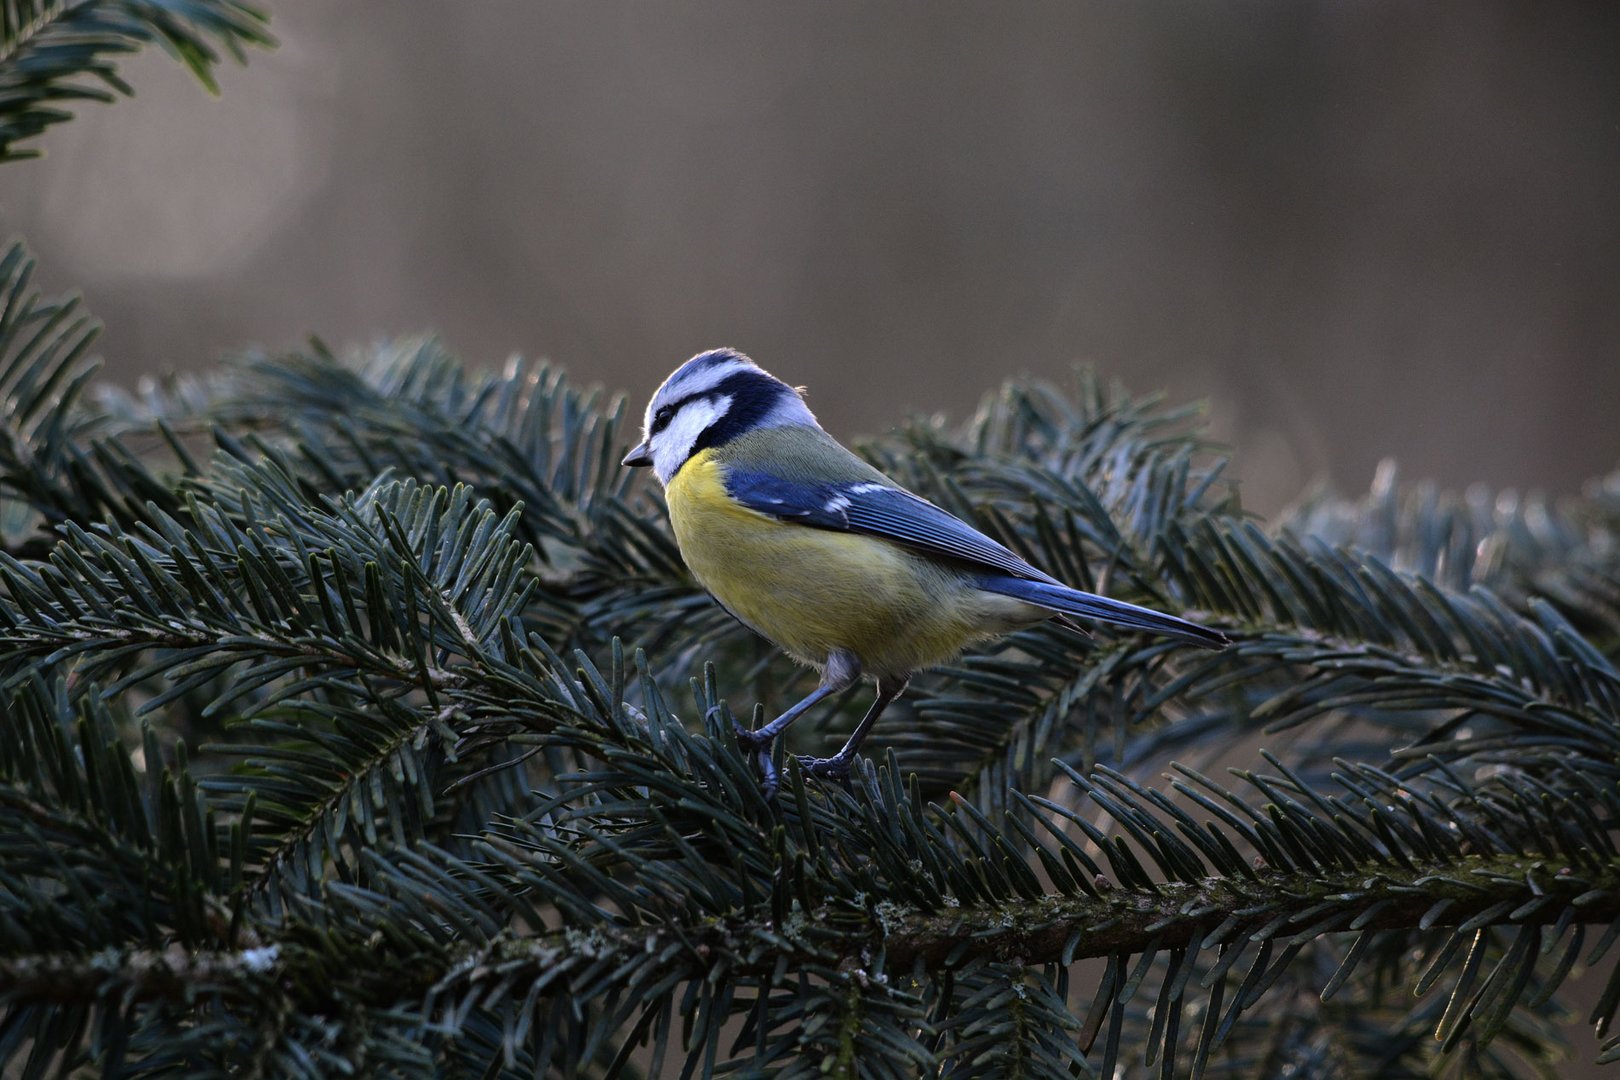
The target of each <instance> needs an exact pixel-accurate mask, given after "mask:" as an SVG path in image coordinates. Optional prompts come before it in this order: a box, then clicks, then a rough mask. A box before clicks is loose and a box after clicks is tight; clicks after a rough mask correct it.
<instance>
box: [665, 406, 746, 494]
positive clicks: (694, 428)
mask: <svg viewBox="0 0 1620 1080" xmlns="http://www.w3.org/2000/svg"><path fill="white" fill-rule="evenodd" d="M729 408H731V398H730V397H727V396H725V395H722V396H721V397H719V398H716V399H714V400H712V401H710V400H701V401H694V402H692V403H691V404H689V405H687V406H686V407H685V408H683V409H681V411H680V412H678V413H676V414H675V419H673V420H671V421H670V422H669V427H667V428H665V429H664V430H663V431H660V432H659V433H658V434H657V435H654V436H653V440H652V447H651V449H652V458H653V472H655V473H657V474H658V479H659V481H660V482H661V483H665V484H667V483H669V478H670V477H672V476H674V475H675V473H676V472H678V471H679V470H680V467H681V466H682V465H685V464H686V459H687V458H689V457H691V456H692V447H693V445H695V444H696V443H697V441H698V436H699V435H702V434H703V432H704V430H705V429H706V428H708V426H709V425H710V424H712V423H714V422H715V421H716V420H718V419H720V417H722V416H724V415H725V414H726V410H727V409H729Z"/></svg>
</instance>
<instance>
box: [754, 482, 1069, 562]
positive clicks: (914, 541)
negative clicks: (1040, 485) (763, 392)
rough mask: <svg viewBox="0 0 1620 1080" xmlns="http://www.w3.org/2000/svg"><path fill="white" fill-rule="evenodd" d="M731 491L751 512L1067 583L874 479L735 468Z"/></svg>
mask: <svg viewBox="0 0 1620 1080" xmlns="http://www.w3.org/2000/svg"><path fill="white" fill-rule="evenodd" d="M726 491H727V493H728V494H730V496H731V497H732V498H733V499H736V500H737V501H738V502H740V503H742V504H743V505H744V506H746V507H748V508H749V509H750V510H757V511H759V512H760V513H762V514H769V515H771V516H772V517H778V518H781V519H783V520H784V521H793V522H797V523H799V524H802V525H810V526H813V527H815V528H818V529H835V530H837V531H839V532H855V533H866V534H868V535H870V536H880V537H882V538H883V539H885V540H893V541H894V542H895V543H897V544H904V545H906V546H907V547H912V548H917V549H919V550H921V551H926V552H929V553H930V554H933V555H939V556H942V557H944V558H949V559H960V560H961V561H962V562H966V563H973V564H975V565H978V566H981V567H984V568H986V569H995V570H1000V571H1001V572H1002V573H1004V574H1011V575H1012V576H1013V577H1017V578H1028V579H1031V580H1034V581H1045V582H1050V583H1051V584H1053V585H1060V584H1062V583H1061V582H1059V581H1058V580H1057V579H1056V578H1054V577H1051V576H1049V575H1047V574H1043V573H1041V572H1040V571H1039V570H1037V569H1035V567H1033V566H1031V565H1030V564H1029V563H1027V562H1025V561H1024V560H1023V559H1020V558H1019V557H1018V556H1017V555H1014V554H1013V553H1012V552H1011V551H1008V550H1007V549H1006V548H1004V547H1002V546H1001V545H1000V544H998V543H996V542H995V541H994V540H992V539H990V538H989V537H988V536H986V535H984V533H982V532H980V531H979V530H978V529H975V528H974V527H973V526H971V525H969V524H968V523H967V522H965V521H963V520H962V519H960V518H958V517H956V516H955V515H953V514H948V513H946V512H945V511H944V510H941V509H940V508H939V507H937V506H935V505H934V504H933V503H931V502H929V501H928V500H926V499H922V498H918V497H917V496H916V495H913V494H912V493H911V492H909V491H906V490H905V489H904V488H898V487H894V486H892V485H889V484H883V483H878V482H874V481H870V480H859V481H844V482H840V483H832V484H806V483H801V482H798V481H794V480H787V479H784V478H782V477H780V476H773V475H771V474H770V473H764V472H751V471H747V470H740V469H732V470H730V471H729V472H728V473H727V474H726Z"/></svg>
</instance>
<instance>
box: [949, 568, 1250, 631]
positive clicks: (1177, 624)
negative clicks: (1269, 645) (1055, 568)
mask: <svg viewBox="0 0 1620 1080" xmlns="http://www.w3.org/2000/svg"><path fill="white" fill-rule="evenodd" d="M979 587H980V588H981V589H984V590H985V591H986V592H993V593H999V594H1000V595H1002V596H1011V597H1014V598H1015V599H1018V600H1024V601H1027V602H1029V603H1031V604H1035V605H1037V606H1038V607H1043V608H1046V609H1047V610H1049V611H1056V612H1060V613H1062V614H1064V615H1078V616H1080V617H1081V618H1083V619H1095V620H1097V621H1098V622H1104V623H1109V624H1111V625H1114V626H1123V627H1125V628H1126V629H1129V630H1146V631H1147V632H1148V633H1151V634H1163V635H1165V636H1166V637H1173V638H1178V639H1180V640H1182V641H1190V642H1192V643H1193V644H1194V645H1202V646H1203V647H1205V648H1206V649H1219V648H1221V647H1222V646H1224V645H1227V644H1229V641H1228V639H1227V636H1226V635H1225V634H1223V633H1221V632H1220V631H1219V630H1211V629H1210V628H1209V627H1207V626H1199V625H1198V624H1197V623H1195V622H1188V621H1187V620H1186V619H1178V618H1176V617H1175V616H1174V615H1166V614H1164V613H1163V612H1160V611H1154V610H1153V609H1152V608H1145V607H1138V606H1137V605H1135V604H1127V603H1125V602H1124V601H1123V600H1110V599H1109V598H1108V597H1106V596H1098V595H1096V594H1095V593H1088V592H1081V591H1080V590H1078V589H1071V588H1069V587H1068V586H1066V585H1052V584H1049V583H1047V582H1044V581H1031V580H1029V579H1028V578H1015V577H1006V576H1002V575H999V574H997V575H992V576H988V577H983V578H980V579H979Z"/></svg>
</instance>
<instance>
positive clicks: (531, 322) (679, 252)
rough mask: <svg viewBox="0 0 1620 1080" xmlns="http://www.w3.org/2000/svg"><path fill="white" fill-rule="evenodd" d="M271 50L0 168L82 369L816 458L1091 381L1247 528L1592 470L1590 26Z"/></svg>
mask: <svg viewBox="0 0 1620 1080" xmlns="http://www.w3.org/2000/svg"><path fill="white" fill-rule="evenodd" d="M267 3H268V5H269V7H270V9H271V11H272V15H273V28H274V30H275V32H276V33H277V34H278V36H279V37H280V38H281V40H282V47H281V48H280V49H279V50H277V51H276V52H273V53H270V54H268V55H255V56H253V57H252V58H251V60H250V63H249V65H248V66H247V67H246V68H237V67H234V66H232V67H229V68H227V69H226V70H225V71H224V72H223V73H222V85H223V90H224V95H223V98H222V99H221V100H218V101H214V100H210V99H208V98H206V97H205V96H204V95H203V94H202V93H201V92H200V91H199V90H198V89H197V88H196V87H195V85H193V84H192V83H191V82H190V80H189V78H188V76H186V75H185V74H184V73H183V72H182V71H181V70H180V69H179V67H178V66H177V65H176V64H174V63H173V62H171V61H170V60H169V59H168V58H166V57H163V56H161V55H159V54H151V55H143V56H142V57H140V58H139V59H137V60H135V61H132V62H130V63H128V64H126V65H125V66H124V69H123V70H124V74H125V75H126V77H127V78H128V79H129V81H130V82H131V83H133V85H134V86H135V87H136V89H137V91H138V95H139V96H138V97H137V98H136V99H135V100H134V101H125V102H119V103H118V104H116V105H115V106H112V107H88V108H87V109H85V110H84V111H83V112H82V114H81V116H80V118H79V119H78V120H76V121H75V122H73V123H71V124H68V125H65V126H64V127H61V128H58V129H55V130H53V131H52V132H50V133H48V134H47V135H46V136H45V138H44V139H43V140H42V141H41V143H40V145H42V146H43V147H44V149H46V151H47V152H48V157H47V158H46V159H45V160H43V161H39V162H30V163H19V164H14V165H8V166H6V167H4V168H3V169H0V214H3V218H0V226H3V230H4V231H6V232H13V233H20V234H22V235H24V236H25V237H26V238H27V239H28V240H29V241H30V242H31V243H32V244H33V245H34V247H35V248H36V250H37V252H38V253H39V255H40V256H41V257H42V261H43V262H44V264H45V267H46V270H47V281H48V283H51V284H54V285H57V286H62V285H73V286H78V287H82V288H83V289H84V290H85V292H86V293H87V294H88V297H89V300H90V303H91V305H92V307H93V309H94V310H95V311H96V312H98V313H99V314H100V315H101V316H102V317H103V318H104V319H105V320H106V322H107V324H108V329H107V333H106V336H105V337H104V338H103V341H102V351H103V352H104V354H105V355H106V356H107V358H108V360H109V361H110V362H111V364H112V366H113V371H114V373H115V375H116V376H117V377H118V378H120V379H123V380H126V381H128V380H133V378H134V377H136V376H137V375H138V374H140V373H144V372H152V371H158V370H164V369H169V368H176V367H193V368H194V367H198V366H202V365H207V364H210V363H213V362H215V361H216V359H217V358H218V357H219V356H221V355H222V354H224V353H227V352H229V351H231V350H232V349H235V348H238V347H240V346H243V345H246V344H250V343H264V344H268V345H272V346H274V345H282V344H291V343H295V342H297V341H298V340H300V339H301V338H303V337H304V336H305V335H306V334H309V333H315V334H319V335H321V336H322V337H324V338H326V339H327V340H328V341H330V342H332V343H334V344H349V343H360V342H364V341H367V340H369V339H371V338H373V337H375V336H378V335H384V334H396V333H403V332H409V331H416V330H423V329H434V330H437V331H439V332H441V333H442V334H443V336H444V337H445V338H446V339H447V341H448V342H449V344H450V345H451V346H452V347H453V348H454V349H456V350H458V351H459V352H460V353H461V354H462V355H463V356H464V357H465V358H467V359H468V360H469V361H471V362H475V363H480V364H497V363H499V362H500V361H501V360H502V359H503V358H504V357H505V356H506V355H507V354H508V353H511V352H523V353H528V354H538V355H544V356H547V357H550V358H552V359H554V360H556V361H558V362H560V363H562V364H564V365H566V366H567V367H568V368H570V369H571V370H572V371H574V372H575V373H576V374H578V375H580V376H583V377H584V378H585V379H587V380H592V381H600V382H602V383H605V384H607V385H609V386H611V387H616V388H624V389H627V390H629V391H631V392H632V394H633V396H634V399H635V402H636V407H637V408H638V409H639V407H640V406H641V404H642V403H644V402H645V399H646V395H647V394H648V392H649V391H650V390H651V389H652V387H653V385H654V384H655V383H656V381H657V380H658V379H659V378H661V377H662V376H663V374H664V373H665V372H666V370H667V369H669V368H670V367H671V366H673V365H674V364H675V363H676V362H677V361H679V360H681V359H683V358H684V357H686V356H688V355H689V354H691V353H693V352H695V351H697V350H699V349H701V348H705V347H708V346H713V345H718V344H734V345H737V346H740V347H742V348H744V349H746V350H748V351H749V352H751V353H752V354H753V355H754V356H755V357H756V358H757V359H759V360H760V361H761V362H762V363H764V364H765V365H766V366H767V367H769V368H772V369H773V370H775V371H776V372H777V373H778V374H780V375H782V376H783V377H785V378H787V379H789V380H791V381H796V382H803V383H807V384H809V386H810V388H811V397H812V404H813V405H814V406H815V407H816V408H817V409H818V410H819V411H820V413H821V415H822V417H823V419H824V420H825V421H827V423H828V426H829V427H830V428H832V429H833V430H834V431H835V432H837V433H839V434H843V435H850V434H855V433H859V432H867V431H877V430H882V429H883V428H885V427H887V426H889V425H892V424H893V423H895V422H896V421H898V420H899V419H900V418H901V417H902V416H903V415H904V414H905V413H906V412H907V411H910V410H928V411H932V410H936V409H948V410H952V411H953V412H956V413H958V414H960V413H962V412H963V411H965V410H966V409H967V407H968V406H969V405H970V403H971V402H972V401H973V400H974V399H975V398H977V396H978V395H979V394H980V393H981V392H982V391H983V390H984V389H986V388H987V387H989V386H990V385H992V384H993V383H995V382H996V381H998V380H1000V379H1001V378H1003V377H1005V376H1008V375H1013V374H1020V373H1034V374H1044V375H1052V376H1058V375H1061V374H1062V373H1063V372H1064V370H1065V369H1066V368H1067V366H1068V365H1069V364H1070V363H1071V362H1072V361H1074V360H1077V359H1082V360H1090V361H1093V362H1095V363H1096V364H1097V365H1099V367H1100V368H1101V369H1102V370H1104V371H1105V372H1107V373H1110V374H1114V375H1118V376H1119V377H1121V378H1123V379H1124V380H1125V381H1126V382H1127V383H1128V384H1129V385H1131V386H1132V387H1133V388H1135V389H1138V390H1151V389H1156V388H1164V389H1166V390H1168V391H1169V392H1170V394H1171V396H1172V398H1173V399H1175V400H1183V399H1187V398H1193V397H1207V398H1209V399H1211V400H1212V401H1213V403H1214V405H1215V417H1216V423H1217V430H1218V432H1219V433H1220V434H1221V435H1222V436H1223V437H1225V438H1226V439H1228V440H1230V441H1231V442H1232V443H1233V444H1234V445H1235V446H1236V447H1237V449H1238V453H1239V471H1240V475H1243V476H1245V477H1246V478H1247V479H1248V483H1247V485H1246V486H1247V491H1248V495H1249V497H1250V500H1251V502H1253V503H1255V504H1256V505H1258V507H1259V508H1261V509H1266V510H1270V509H1275V508H1276V507H1277V506H1279V505H1281V504H1282V503H1283V502H1284V501H1286V500H1287V499H1288V498H1290V497H1291V496H1293V495H1295V494H1296V493H1298V492H1299V491H1300V489H1301V488H1302V487H1304V486H1305V485H1306V484H1307V483H1309V482H1310V481H1312V480H1313V479H1317V478H1328V479H1331V480H1332V481H1334V482H1335V483H1337V484H1338V485H1340V486H1342V487H1344V488H1347V489H1359V488H1361V487H1363V486H1365V484H1366V482H1367V481H1368V479H1369V477H1370V475H1371V471H1372V468H1373V466H1374V464H1375V462H1376V461H1377V460H1378V459H1379V458H1381V457H1383V456H1386V455H1394V456H1395V457H1397V458H1398V459H1400V461H1401V462H1402V463H1403V467H1404V470H1405V472H1406V474H1407V475H1409V476H1426V477H1432V478H1435V479H1437V480H1440V481H1442V482H1444V483H1447V484H1452V485H1456V484H1464V483H1468V482H1471V481H1475V480H1484V481H1487V482H1489V483H1491V484H1493V485H1515V486H1526V485H1528V486H1541V487H1544V488H1548V489H1551V490H1553V491H1570V490H1574V489H1575V488H1576V487H1577V486H1578V485H1579V483H1580V481H1582V480H1583V479H1585V478H1587V477H1588V476H1590V475H1593V474H1596V473H1598V472H1601V471H1604V470H1607V469H1609V468H1612V467H1613V466H1615V465H1616V464H1617V462H1620V424H1617V423H1616V422H1615V418H1614V414H1615V412H1616V409H1617V407H1620V59H1617V57H1620V8H1617V7H1616V6H1615V5H1597V4H1591V5H1549V4H1538V5H1528V4H1517V5H1514V4H1493V3H1470V4H1466V5H1462V4H1459V5H1429V4H1420V3H1404V4H1397V3H1376V2H1371V3H1343V2H1327V0H1323V2H1314V3H1313V2H1305V3H1280V2H1279V3H1249V4H1237V3H1214V4H1208V3H1205V4H1192V3H1185V4H1143V5H1125V4H1100V3H1099V4H1070V3H1063V4H1058V3H1049V4H1040V3H1020V4H1002V3H989V2H985V3H952V4H948V5H946V4H922V3H905V4H899V3H895V4H881V5H878V4H868V3H860V2H833V3H817V4H810V5H799V4H760V3H753V2H736V3H709V2H704V3H684V4H659V5H654V4H613V3H588V4H586V3H575V4H560V3H519V2H515V0H512V2H496V0H480V2H478V3H470V4H448V3H425V2H413V3H406V2H400V0H394V2H391V3H383V2H380V0H371V2H359V0H348V2H346V3H341V4H339V3H332V2H330V0H328V2H319V0H267Z"/></svg>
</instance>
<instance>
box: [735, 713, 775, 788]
mask: <svg viewBox="0 0 1620 1080" xmlns="http://www.w3.org/2000/svg"><path fill="white" fill-rule="evenodd" d="M735 730H736V733H737V746H738V748H739V749H740V750H742V752H743V753H745V754H746V753H753V755H754V757H755V758H756V759H757V760H758V761H759V772H760V778H761V779H760V782H759V787H760V791H761V792H762V793H763V794H764V796H765V801H766V802H770V801H771V800H772V799H774V798H776V792H777V790H778V789H779V788H780V787H781V786H782V778H781V777H780V776H779V775H778V774H777V771H776V761H775V759H774V758H773V757H772V756H771V744H772V743H773V742H775V741H776V740H775V739H773V738H771V737H770V736H768V735H761V734H760V733H759V732H757V731H753V730H750V729H749V728H745V727H743V726H742V725H741V724H737V725H736V727H735Z"/></svg>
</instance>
